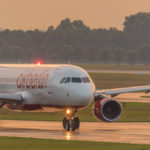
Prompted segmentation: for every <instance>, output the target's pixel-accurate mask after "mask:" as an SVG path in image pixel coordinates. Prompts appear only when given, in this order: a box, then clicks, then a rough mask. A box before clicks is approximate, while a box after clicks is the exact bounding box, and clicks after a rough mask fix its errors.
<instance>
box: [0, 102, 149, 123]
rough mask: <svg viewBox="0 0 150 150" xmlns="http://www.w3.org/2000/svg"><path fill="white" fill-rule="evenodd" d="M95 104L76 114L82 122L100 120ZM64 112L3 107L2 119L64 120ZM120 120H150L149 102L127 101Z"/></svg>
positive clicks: (0, 117)
mask: <svg viewBox="0 0 150 150" xmlns="http://www.w3.org/2000/svg"><path fill="white" fill-rule="evenodd" d="M92 108H93V105H92V104H91V105H90V106H89V107H87V108H85V109H83V110H80V111H78V113H77V114H76V116H79V117H80V120H81V121H82V122H98V121H99V120H97V119H96V118H95V117H94V115H93V112H92ZM63 117H64V112H63V111H60V112H13V111H10V110H9V111H8V110H6V109H2V110H1V112H0V119H1V120H2V119H4V120H7V119H8V120H35V121H62V119H63ZM118 121H119V122H126V121H129V122H142V121H143V122H150V104H149V103H127V107H125V108H123V113H122V116H121V118H120V119H119V120H118Z"/></svg>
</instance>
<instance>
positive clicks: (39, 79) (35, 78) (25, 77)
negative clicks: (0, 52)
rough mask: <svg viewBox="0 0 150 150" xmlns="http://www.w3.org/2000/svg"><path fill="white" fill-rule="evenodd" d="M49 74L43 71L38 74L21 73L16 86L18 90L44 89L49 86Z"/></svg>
mask: <svg viewBox="0 0 150 150" xmlns="http://www.w3.org/2000/svg"><path fill="white" fill-rule="evenodd" d="M48 77H49V74H48V71H43V72H41V73H36V72H28V73H20V74H19V76H18V78H17V80H16V84H17V87H18V88H28V89H29V88H32V89H35V88H39V89H43V88H46V86H47V80H48Z"/></svg>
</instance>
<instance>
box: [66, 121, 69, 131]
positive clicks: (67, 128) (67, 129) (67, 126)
mask: <svg viewBox="0 0 150 150" xmlns="http://www.w3.org/2000/svg"><path fill="white" fill-rule="evenodd" d="M66 131H70V123H68V124H66Z"/></svg>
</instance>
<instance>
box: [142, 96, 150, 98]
mask: <svg viewBox="0 0 150 150" xmlns="http://www.w3.org/2000/svg"><path fill="white" fill-rule="evenodd" d="M141 98H150V96H141Z"/></svg>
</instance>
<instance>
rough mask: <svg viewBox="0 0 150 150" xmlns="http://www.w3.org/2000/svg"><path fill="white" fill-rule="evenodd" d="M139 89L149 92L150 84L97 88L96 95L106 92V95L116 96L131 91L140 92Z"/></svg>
mask: <svg viewBox="0 0 150 150" xmlns="http://www.w3.org/2000/svg"><path fill="white" fill-rule="evenodd" d="M139 91H144V92H145V93H149V92H150V85H149V86H136V87H127V88H118V89H110V90H96V93H95V96H98V95H101V94H105V95H111V97H115V96H117V95H119V94H122V93H131V92H139Z"/></svg>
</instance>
